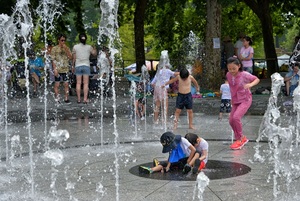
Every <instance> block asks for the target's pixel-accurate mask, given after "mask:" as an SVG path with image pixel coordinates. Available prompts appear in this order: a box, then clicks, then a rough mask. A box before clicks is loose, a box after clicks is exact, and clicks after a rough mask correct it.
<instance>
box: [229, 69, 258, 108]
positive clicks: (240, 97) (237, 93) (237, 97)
mask: <svg viewBox="0 0 300 201" xmlns="http://www.w3.org/2000/svg"><path fill="white" fill-rule="evenodd" d="M226 77H227V80H228V83H229V86H230V93H231V101H232V103H233V104H239V103H242V102H244V101H248V100H249V99H250V98H251V97H252V94H251V91H250V89H244V85H245V84H248V83H251V82H253V81H254V80H255V79H256V78H257V77H256V76H254V75H252V74H250V73H248V72H246V71H242V72H238V74H237V75H236V76H233V75H231V74H230V73H229V72H228V73H227V74H226Z"/></svg>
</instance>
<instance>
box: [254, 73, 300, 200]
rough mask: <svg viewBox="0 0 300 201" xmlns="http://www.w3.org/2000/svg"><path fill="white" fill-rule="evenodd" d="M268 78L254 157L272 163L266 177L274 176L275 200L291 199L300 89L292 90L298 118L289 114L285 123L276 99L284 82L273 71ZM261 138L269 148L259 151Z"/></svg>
mask: <svg viewBox="0 0 300 201" xmlns="http://www.w3.org/2000/svg"><path fill="white" fill-rule="evenodd" d="M271 80H272V88H271V95H270V98H269V104H268V107H267V111H266V112H265V115H264V118H263V121H262V123H261V125H260V129H259V136H258V138H257V142H258V143H257V145H256V146H255V155H254V159H255V160H257V161H259V162H264V161H266V159H267V158H268V160H267V161H268V162H269V163H270V164H271V165H272V166H273V170H272V171H271V172H270V174H269V179H273V196H274V198H275V199H276V200H294V199H295V197H294V196H295V195H293V194H292V193H291V192H292V191H291V190H295V189H292V187H293V185H292V182H293V180H295V179H296V178H298V177H299V176H300V175H299V170H300V164H299V154H300V153H299V150H298V141H299V121H300V119H299V115H298V113H299V107H298V106H299V104H298V101H299V97H300V89H299V87H297V88H296V89H295V91H294V93H295V94H294V111H296V113H297V118H293V117H291V120H289V121H288V122H285V121H284V119H283V118H282V117H281V114H280V110H279V109H280V107H279V106H278V102H277V101H278V94H279V93H280V88H281V87H282V86H283V85H284V82H283V80H284V79H283V77H281V76H280V74H279V73H274V74H273V75H272V76H271ZM293 115H294V114H293ZM295 119H296V122H295ZM264 139H265V140H267V141H268V145H269V150H263V151H262V153H261V151H260V149H261V147H262V146H261V145H260V144H259V142H260V141H262V140H264ZM282 183H284V184H285V185H283V184H282Z"/></svg>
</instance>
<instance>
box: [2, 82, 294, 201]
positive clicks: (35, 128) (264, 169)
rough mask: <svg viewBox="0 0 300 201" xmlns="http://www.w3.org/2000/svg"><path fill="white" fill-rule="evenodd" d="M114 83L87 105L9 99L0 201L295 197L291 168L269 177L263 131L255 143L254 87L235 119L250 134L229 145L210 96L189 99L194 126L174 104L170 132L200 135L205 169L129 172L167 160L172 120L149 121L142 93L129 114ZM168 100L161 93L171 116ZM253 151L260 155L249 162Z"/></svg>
mask: <svg viewBox="0 0 300 201" xmlns="http://www.w3.org/2000/svg"><path fill="white" fill-rule="evenodd" d="M118 84H119V85H118V86H119V87H117V90H116V100H113V98H104V99H103V100H100V99H99V98H95V97H94V98H93V97H92V98H91V103H89V104H87V105H84V104H77V103H76V99H75V96H71V102H72V103H71V104H70V105H66V104H64V103H62V104H60V105H57V104H56V103H55V101H54V99H53V97H52V94H51V93H49V94H48V95H47V99H46V102H45V99H44V98H43V97H37V98H31V99H27V98H26V97H22V98H9V99H8V100H7V102H6V104H5V108H7V117H8V118H7V119H8V122H7V123H6V126H4V127H3V128H2V129H1V131H0V132H1V135H0V136H1V141H0V142H1V150H0V151H1V158H2V162H1V163H0V171H1V176H0V181H1V182H0V200H12V201H17V200H39V201H40V200H62V201H64V200H80V201H81V200H82V201H90V200H122V201H127V200H132V201H141V200H145V201H146V200H147V201H152V200H153V201H157V200H176V201H177V200H178V201H179V200H206V201H225V200H226V201H231V200H245V201H248V200H249V201H250V200H251V201H261V200H263V201H272V200H299V197H298V196H297V189H299V187H300V183H299V181H298V177H291V178H290V180H288V181H289V182H287V181H286V180H285V179H284V178H278V179H276V181H277V184H274V169H275V167H274V163H272V160H273V159H272V157H271V156H270V155H269V154H268V153H269V152H270V151H269V150H270V147H269V144H268V139H266V138H263V139H262V140H261V142H260V143H257V142H256V139H257V137H258V133H259V128H260V125H261V122H262V121H263V120H264V116H263V114H264V113H265V111H266V109H267V104H268V100H269V96H268V95H254V96H253V104H252V107H251V108H250V110H249V112H248V113H247V115H246V116H245V117H244V118H243V126H244V127H243V128H244V133H245V135H247V137H248V138H249V139H250V142H249V143H248V144H247V145H246V146H245V147H243V149H241V150H237V151H233V150H231V149H230V148H229V145H230V143H231V142H232V131H231V128H230V126H229V124H228V120H227V116H224V118H223V119H222V120H221V121H220V120H218V109H219V102H220V100H219V98H202V99H195V103H194V124H195V127H196V130H189V129H188V124H187V116H186V114H185V113H184V112H182V115H181V117H180V122H179V125H178V129H177V130H176V131H175V133H176V134H181V135H185V134H186V133H187V132H194V133H196V134H198V135H199V136H201V137H203V138H204V139H206V140H207V141H208V143H209V161H210V162H209V163H208V165H207V168H206V169H204V170H203V172H202V173H204V174H202V173H201V174H200V175H199V176H198V177H197V175H192V174H191V173H189V174H187V175H182V174H180V173H178V174H173V175H164V174H161V173H154V174H152V175H143V174H139V173H138V171H137V169H138V166H139V165H142V164H143V165H144V164H146V165H151V164H152V159H153V158H157V159H159V160H166V159H167V154H163V153H162V146H161V144H160V142H159V138H160V136H161V134H162V133H163V132H165V128H166V127H167V130H169V129H170V128H171V127H172V124H171V118H170V120H169V122H168V123H167V124H166V125H155V126H154V125H153V116H152V102H151V100H149V101H148V107H147V111H148V115H147V117H146V119H145V121H141V120H139V119H137V120H136V119H134V118H131V117H130V114H131V112H130V104H131V102H130V96H129V95H128V91H126V90H127V89H128V84H129V83H127V82H125V81H124V82H123V83H118ZM262 85H264V86H267V85H268V86H270V81H269V80H263V81H262V82H261V84H260V85H259V86H258V87H260V86H262ZM120 86H122V87H120ZM175 100H176V98H170V100H169V102H170V106H169V107H170V112H169V113H170V115H171V114H172V112H173V111H174V107H175ZM285 100H286V97H280V101H285ZM27 105H30V111H31V113H30V114H28V113H27V111H28V110H27ZM101 105H102V107H101ZM101 108H103V109H101ZM114 108H115V111H114ZM101 110H102V111H101ZM287 110H288V108H287ZM114 113H115V114H116V118H113V116H114V115H113V114H114ZM102 114H103V115H102ZM285 114H286V113H285ZM28 117H30V119H31V122H28V121H27V119H28ZM45 119H46V120H45ZM45 122H46V123H45ZM60 131H61V132H60ZM51 134H56V136H54V135H51ZM8 138H9V139H10V140H9V141H6V139H8ZM296 152H297V151H296ZM258 156H261V158H263V157H265V160H260V161H258V159H259V158H260V157H258ZM6 158H9V160H5V159H6ZM294 168H297V167H294ZM291 171H292V168H291ZM167 174H172V173H167ZM32 175H33V178H32ZM206 179H209V180H206ZM205 181H206V182H207V181H208V182H209V183H208V185H204V184H205ZM202 185H204V187H201V186H202ZM203 190H204V192H203V193H202V192H201V191H203ZM275 193H277V197H274V194H275Z"/></svg>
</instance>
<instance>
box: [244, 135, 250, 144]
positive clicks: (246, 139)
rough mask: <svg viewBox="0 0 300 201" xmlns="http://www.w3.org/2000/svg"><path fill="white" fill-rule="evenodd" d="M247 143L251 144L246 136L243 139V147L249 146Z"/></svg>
mask: <svg viewBox="0 0 300 201" xmlns="http://www.w3.org/2000/svg"><path fill="white" fill-rule="evenodd" d="M247 142H249V140H248V138H247V137H246V136H245V135H244V136H243V137H242V143H243V145H245V144H247Z"/></svg>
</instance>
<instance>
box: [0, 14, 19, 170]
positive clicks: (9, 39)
mask: <svg viewBox="0 0 300 201" xmlns="http://www.w3.org/2000/svg"><path fill="white" fill-rule="evenodd" d="M13 20H14V19H13V17H10V16H8V15H4V14H1V15H0V44H1V51H0V64H1V71H2V78H1V88H2V89H1V92H2V96H1V97H2V98H1V99H2V100H1V104H2V105H1V107H2V108H1V122H0V123H1V126H3V127H4V131H5V150H6V162H7V165H8V163H9V161H8V159H9V152H10V151H9V144H8V143H9V141H10V135H9V133H8V128H7V126H8V120H7V115H8V114H7V107H8V105H7V93H8V90H7V84H6V67H7V66H6V64H7V60H8V59H13V58H16V57H17V55H16V51H15V49H14V47H15V45H14V43H15V34H14V33H15V32H16V26H15V24H14V22H13Z"/></svg>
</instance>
